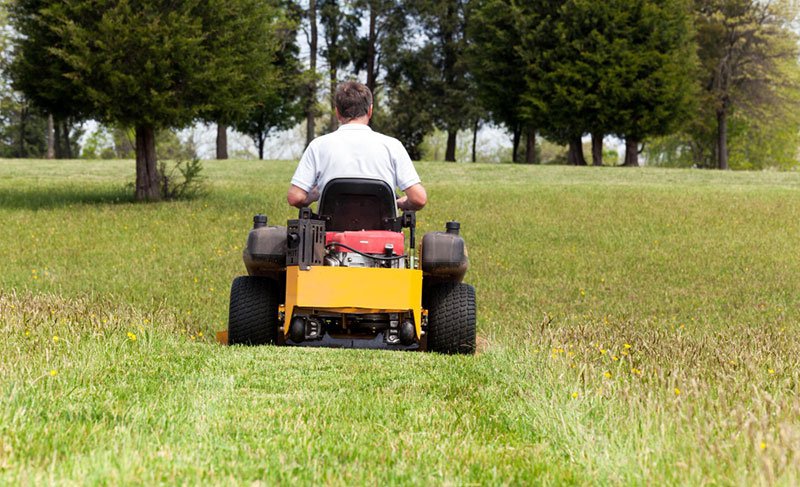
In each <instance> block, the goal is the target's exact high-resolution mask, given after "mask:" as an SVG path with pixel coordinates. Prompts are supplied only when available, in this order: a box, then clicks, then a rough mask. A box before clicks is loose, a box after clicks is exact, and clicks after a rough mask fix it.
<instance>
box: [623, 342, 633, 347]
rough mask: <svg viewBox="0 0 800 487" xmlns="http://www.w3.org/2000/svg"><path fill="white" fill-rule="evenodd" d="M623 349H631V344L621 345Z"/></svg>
mask: <svg viewBox="0 0 800 487" xmlns="http://www.w3.org/2000/svg"><path fill="white" fill-rule="evenodd" d="M623 347H625V348H631V344H630V343H626V344H625V345H623Z"/></svg>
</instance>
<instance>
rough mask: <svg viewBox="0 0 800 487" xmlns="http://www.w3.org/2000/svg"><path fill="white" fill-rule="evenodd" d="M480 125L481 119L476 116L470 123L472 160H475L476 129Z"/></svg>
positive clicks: (476, 146)
mask: <svg viewBox="0 0 800 487" xmlns="http://www.w3.org/2000/svg"><path fill="white" fill-rule="evenodd" d="M480 125H481V119H480V118H476V119H475V123H474V124H473V125H472V162H476V161H477V153H476V151H477V148H478V129H479V128H480Z"/></svg>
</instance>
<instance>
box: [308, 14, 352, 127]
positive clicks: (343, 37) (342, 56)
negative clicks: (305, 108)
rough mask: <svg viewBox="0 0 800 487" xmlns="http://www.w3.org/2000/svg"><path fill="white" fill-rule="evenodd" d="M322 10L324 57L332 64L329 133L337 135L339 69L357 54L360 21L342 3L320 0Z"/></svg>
mask: <svg viewBox="0 0 800 487" xmlns="http://www.w3.org/2000/svg"><path fill="white" fill-rule="evenodd" d="M343 6H344V7H345V8H342V7H343ZM318 8H319V21H320V23H321V24H322V26H323V27H324V36H323V37H324V40H325V49H323V50H322V57H323V58H325V60H326V61H327V62H328V88H329V102H330V113H329V117H330V118H329V122H328V131H329V132H333V131H334V130H336V127H337V125H338V120H337V119H336V113H335V108H336V104H335V101H334V96H335V94H336V86H337V84H338V83H339V74H338V73H339V69H342V68H346V67H347V66H349V65H350V64H351V63H352V62H353V60H354V58H355V57H356V55H357V51H358V47H359V46H358V28H359V24H360V19H359V17H358V15H357V13H356V12H355V11H353V10H350V9H347V8H346V5H340V2H339V1H338V0H320V2H319V5H318Z"/></svg>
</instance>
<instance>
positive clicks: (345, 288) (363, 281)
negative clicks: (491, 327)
mask: <svg viewBox="0 0 800 487" xmlns="http://www.w3.org/2000/svg"><path fill="white" fill-rule="evenodd" d="M282 308H283V310H284V313H285V319H284V320H283V329H282V332H283V335H284V337H286V336H287V335H288V333H289V324H290V322H291V318H292V316H293V315H294V311H295V309H302V310H306V311H309V310H314V311H316V312H331V313H348V314H350V313H355V314H360V313H411V314H412V316H413V317H414V328H415V331H416V336H417V339H420V338H421V337H422V314H423V309H422V271H420V270H416V269H384V268H367V267H323V266H314V267H311V268H309V269H308V270H300V268H299V267H298V266H289V267H288V268H287V269H286V300H285V304H284V305H283V307H282ZM216 338H217V341H218V342H219V343H222V344H225V345H227V344H228V332H227V331H220V332H218V333H217V336H216Z"/></svg>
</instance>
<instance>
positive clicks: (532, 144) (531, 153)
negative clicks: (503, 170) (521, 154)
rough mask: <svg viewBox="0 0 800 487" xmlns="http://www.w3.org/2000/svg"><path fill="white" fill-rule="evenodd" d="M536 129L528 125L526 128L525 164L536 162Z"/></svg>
mask: <svg viewBox="0 0 800 487" xmlns="http://www.w3.org/2000/svg"><path fill="white" fill-rule="evenodd" d="M537 162H539V161H538V160H536V129H535V128H533V127H530V126H529V127H526V129H525V164H536V163H537Z"/></svg>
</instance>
